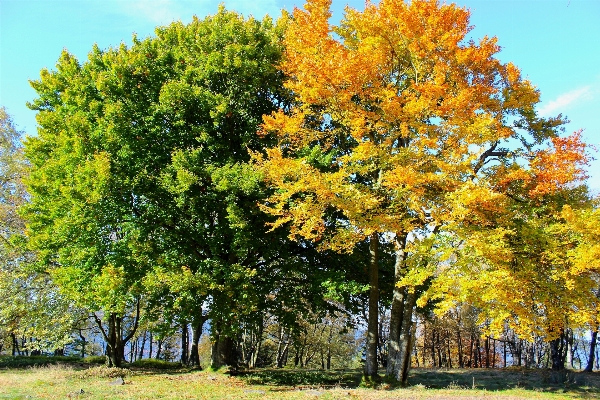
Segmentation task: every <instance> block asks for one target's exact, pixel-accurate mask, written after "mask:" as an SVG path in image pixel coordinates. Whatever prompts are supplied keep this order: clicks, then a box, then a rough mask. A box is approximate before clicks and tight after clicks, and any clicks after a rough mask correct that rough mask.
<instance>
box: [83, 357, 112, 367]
mask: <svg viewBox="0 0 600 400" xmlns="http://www.w3.org/2000/svg"><path fill="white" fill-rule="evenodd" d="M80 361H81V362H83V363H85V364H99V365H102V364H104V363H106V357H105V356H89V357H86V358H83V359H81V360H80Z"/></svg>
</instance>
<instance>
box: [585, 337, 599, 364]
mask: <svg viewBox="0 0 600 400" xmlns="http://www.w3.org/2000/svg"><path fill="white" fill-rule="evenodd" d="M597 338H598V331H597V330H595V331H594V332H592V340H591V341H590V353H589V354H590V355H589V357H588V362H587V365H586V367H585V369H584V370H583V371H584V372H592V371H593V370H594V355H595V354H596V341H597Z"/></svg>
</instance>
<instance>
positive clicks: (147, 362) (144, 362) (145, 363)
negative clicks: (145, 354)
mask: <svg viewBox="0 0 600 400" xmlns="http://www.w3.org/2000/svg"><path fill="white" fill-rule="evenodd" d="M127 366H128V367H131V368H144V369H180V368H181V367H182V365H181V363H179V362H169V361H163V360H157V359H155V358H145V359H141V360H137V361H135V362H132V363H131V364H127Z"/></svg>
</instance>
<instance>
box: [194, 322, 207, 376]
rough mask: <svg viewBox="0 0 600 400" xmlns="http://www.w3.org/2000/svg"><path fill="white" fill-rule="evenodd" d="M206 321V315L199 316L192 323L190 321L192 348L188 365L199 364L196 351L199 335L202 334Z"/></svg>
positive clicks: (198, 356) (198, 355)
mask: <svg viewBox="0 0 600 400" xmlns="http://www.w3.org/2000/svg"><path fill="white" fill-rule="evenodd" d="M205 322H206V317H205V316H201V317H200V318H199V320H198V321H197V322H196V323H195V324H194V323H192V349H191V350H190V365H192V366H194V367H199V366H200V353H199V352H198V343H200V336H202V327H203V326H204V323H205Z"/></svg>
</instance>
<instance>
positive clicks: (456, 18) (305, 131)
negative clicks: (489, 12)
mask: <svg viewBox="0 0 600 400" xmlns="http://www.w3.org/2000/svg"><path fill="white" fill-rule="evenodd" d="M330 3H331V2H330V1H329V0H308V1H307V2H306V4H305V6H304V10H301V9H295V10H294V12H293V15H292V16H291V18H290V20H289V25H288V30H287V34H286V37H285V46H286V52H285V60H284V61H283V63H282V64H281V66H280V68H281V70H282V71H283V72H284V73H285V74H286V75H287V78H288V79H287V83H286V86H287V88H288V89H289V90H290V91H291V93H292V94H293V95H294V98H295V102H294V104H293V106H292V107H291V108H289V109H285V110H283V109H282V110H279V111H278V112H275V113H273V114H272V115H270V116H267V117H265V118H264V124H263V132H262V134H274V135H275V137H276V138H277V140H278V144H277V146H275V147H272V148H270V149H268V150H267V151H266V154H255V155H254V159H255V161H256V163H257V165H258V166H259V167H260V168H261V169H262V171H263V174H264V176H265V179H266V180H267V181H268V182H269V184H271V185H272V186H273V187H275V188H276V191H275V192H274V194H273V195H272V196H271V197H270V198H269V199H268V200H267V202H265V203H264V204H263V209H264V210H265V211H267V212H268V213H270V214H272V215H274V216H276V217H277V219H276V221H275V222H274V224H273V226H274V227H278V226H281V225H287V226H289V228H290V236H291V237H292V238H299V237H302V238H305V239H310V240H313V241H319V242H320V243H321V246H322V247H323V248H330V249H335V250H338V251H352V249H353V247H354V245H355V244H356V243H357V242H359V241H362V240H366V239H368V240H369V241H370V243H371V256H372V262H371V271H370V282H371V290H370V301H369V317H368V319H369V321H368V322H369V323H368V334H367V352H366V354H367V355H366V367H365V377H366V378H368V379H372V378H376V377H377V361H376V360H377V358H376V345H377V306H376V305H377V301H378V288H377V281H378V275H377V254H378V242H379V241H380V240H382V238H385V239H386V240H393V241H394V243H395V246H396V266H395V288H394V293H393V301H392V310H391V324H390V339H389V351H388V354H389V357H388V363H387V371H386V372H387V375H388V376H389V377H390V378H395V379H398V380H400V381H402V382H403V383H405V382H406V378H407V374H408V368H409V366H410V349H411V343H412V342H413V340H414V339H413V337H414V332H413V328H412V326H413V324H412V315H413V309H414V307H415V303H416V301H417V297H418V293H417V292H418V291H417V290H416V288H417V286H419V284H422V283H423V280H424V278H423V276H425V275H427V274H423V273H422V271H424V270H427V265H428V264H430V259H431V257H432V256H431V255H432V254H435V251H433V250H432V249H431V246H432V245H433V244H432V239H431V238H432V237H434V236H435V234H436V233H439V232H441V231H443V230H444V229H448V228H449V227H451V226H453V224H457V223H458V224H464V223H466V222H468V223H471V224H485V223H487V222H486V221H487V219H489V214H496V213H498V212H501V211H502V208H503V207H504V206H505V205H506V203H507V202H508V201H509V200H510V197H508V196H509V195H510V193H509V188H511V187H513V186H520V187H522V186H523V185H524V184H525V183H528V184H529V185H530V189H529V190H530V191H531V192H532V195H535V194H542V193H544V192H547V191H550V190H552V188H553V187H556V186H561V185H565V184H567V183H568V182H571V181H573V179H576V178H578V177H579V175H580V174H581V171H580V170H579V169H578V168H576V167H573V168H571V165H573V160H571V159H568V158H565V157H560V154H562V153H561V152H567V153H568V152H569V150H572V149H573V148H574V147H573V146H575V148H576V147H577V145H578V143H580V142H578V141H577V138H570V139H559V138H558V137H557V127H559V126H560V125H561V124H562V123H563V121H562V119H561V118H560V116H559V117H557V118H550V119H542V118H539V117H538V116H537V115H536V113H535V109H534V106H535V104H536V103H537V102H538V101H539V93H538V91H537V90H536V89H535V87H533V86H532V84H531V83H530V82H528V81H527V80H525V79H523V78H522V77H521V74H520V71H519V70H518V68H517V67H515V66H514V65H513V64H511V63H507V64H503V63H501V62H500V61H499V60H498V59H497V58H495V55H496V54H497V53H498V51H499V46H498V45H497V43H496V39H495V38H489V37H484V38H483V39H481V40H480V41H479V42H478V43H475V42H474V41H471V40H467V35H468V33H469V32H470V30H471V26H470V25H469V11H468V10H466V9H463V8H460V7H457V6H456V5H453V4H450V5H447V4H441V3H440V2H438V1H437V0H413V1H411V2H410V3H405V2H403V1H401V0H381V1H380V2H379V4H378V5H376V4H373V3H370V2H367V3H366V6H365V9H364V11H362V12H360V11H357V10H354V9H351V8H347V9H346V13H345V16H344V18H343V20H342V21H341V23H340V24H339V25H338V26H333V25H331V24H330V23H329V21H328V20H329V18H330V16H331V12H330ZM547 144H550V145H552V144H554V146H553V147H552V148H553V149H554V150H544V149H545V145H547ZM536 149H537V150H536ZM576 150H577V149H576ZM574 157H575V156H574ZM565 165H566V166H568V168H565ZM524 182H525V183H524ZM332 216H335V217H333V218H332ZM392 238H393V239H392ZM428 253H429V256H428V255H427V254H428ZM411 277H412V278H411Z"/></svg>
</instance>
